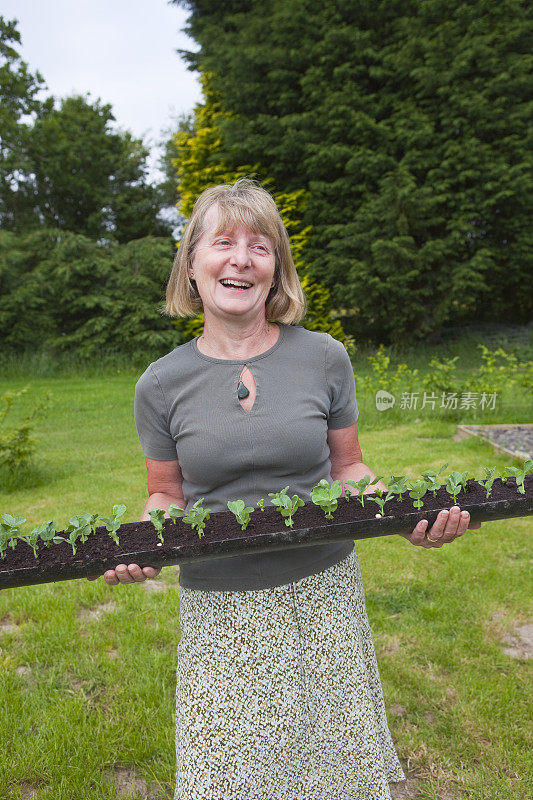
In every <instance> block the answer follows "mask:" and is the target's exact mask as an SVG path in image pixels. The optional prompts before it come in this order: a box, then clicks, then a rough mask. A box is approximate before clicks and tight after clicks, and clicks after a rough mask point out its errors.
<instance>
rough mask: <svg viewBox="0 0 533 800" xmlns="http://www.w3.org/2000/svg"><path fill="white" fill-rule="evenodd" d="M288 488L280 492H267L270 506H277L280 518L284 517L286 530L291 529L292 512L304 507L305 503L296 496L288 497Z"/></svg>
mask: <svg viewBox="0 0 533 800" xmlns="http://www.w3.org/2000/svg"><path fill="white" fill-rule="evenodd" d="M288 488H289V487H288V486H286V487H285V488H284V489H282V490H281V491H280V492H269V493H268V496H269V497H270V498H271V499H272V505H274V506H277V508H278V511H279V512H280V514H281V516H282V517H285V525H286V526H287V527H288V528H292V526H293V524H294V523H293V521H292V516H293V514H294V512H295V511H296V509H298V508H300V507H301V506H303V505H305V503H304V501H303V500H302V498H301V497H298V495H297V494H293V496H292V498H291V497H289V495H288V494H287V489H288Z"/></svg>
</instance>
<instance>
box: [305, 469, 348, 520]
mask: <svg viewBox="0 0 533 800" xmlns="http://www.w3.org/2000/svg"><path fill="white" fill-rule="evenodd" d="M341 494H342V483H341V482H340V481H333V483H332V484H331V486H330V485H329V483H328V482H327V480H326V479H325V478H322V480H321V481H320V482H319V483H318V484H317V486H313V488H312V489H311V500H312V501H313V503H314V504H315V506H320V508H321V509H322V511H323V512H324V514H325V515H326V519H333V512H334V511H336V510H337V506H338V498H339V497H340V496H341Z"/></svg>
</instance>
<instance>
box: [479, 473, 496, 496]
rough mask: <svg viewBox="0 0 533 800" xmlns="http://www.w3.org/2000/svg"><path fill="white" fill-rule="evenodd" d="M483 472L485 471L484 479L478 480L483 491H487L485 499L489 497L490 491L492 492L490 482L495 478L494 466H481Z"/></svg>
mask: <svg viewBox="0 0 533 800" xmlns="http://www.w3.org/2000/svg"><path fill="white" fill-rule="evenodd" d="M483 472H484V473H485V478H484V480H481V481H478V483H479V485H480V486H483V488H484V489H485V491H486V492H487V499H488V498H489V497H490V493H491V492H492V484H493V483H494V481H495V480H496V477H495V475H494V473H495V472H496V467H483Z"/></svg>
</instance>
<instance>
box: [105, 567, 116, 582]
mask: <svg viewBox="0 0 533 800" xmlns="http://www.w3.org/2000/svg"><path fill="white" fill-rule="evenodd" d="M104 581H105V582H106V583H107V585H108V586H117V584H118V583H119V579H118V578H117V576H116V574H115V570H114V569H108V570H107V572H104Z"/></svg>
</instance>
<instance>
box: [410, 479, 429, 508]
mask: <svg viewBox="0 0 533 800" xmlns="http://www.w3.org/2000/svg"><path fill="white" fill-rule="evenodd" d="M429 488H430V484H429V483H428V481H424V480H418V481H412V482H411V484H410V487H409V489H410V491H409V497H412V498H413V500H414V501H415V502H414V503H413V506H414V507H415V508H417V509H421V508H422V506H423V505H424V503H423V502H422V498H423V497H424V495H425V494H426V492H427V491H428V489H429Z"/></svg>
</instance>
